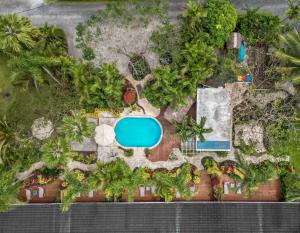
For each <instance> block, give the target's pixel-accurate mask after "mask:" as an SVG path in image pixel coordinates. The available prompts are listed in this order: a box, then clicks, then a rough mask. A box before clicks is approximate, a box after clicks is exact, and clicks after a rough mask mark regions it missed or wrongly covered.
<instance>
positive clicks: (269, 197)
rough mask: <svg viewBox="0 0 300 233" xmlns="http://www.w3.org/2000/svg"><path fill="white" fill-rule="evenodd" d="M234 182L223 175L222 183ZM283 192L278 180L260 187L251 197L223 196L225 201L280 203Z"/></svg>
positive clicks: (234, 194) (238, 195) (235, 194)
mask: <svg viewBox="0 0 300 233" xmlns="http://www.w3.org/2000/svg"><path fill="white" fill-rule="evenodd" d="M226 181H228V182H234V181H233V180H232V179H231V178H230V177H229V176H227V175H223V176H222V179H221V183H222V184H223V183H224V182H226ZM280 199H281V190H280V181H279V180H278V179H275V180H271V181H269V182H267V183H265V184H261V185H259V187H258V189H257V190H256V191H255V193H254V194H253V195H252V196H251V197H247V196H245V195H242V194H237V193H229V194H226V195H224V196H223V199H222V200H223V201H280Z"/></svg>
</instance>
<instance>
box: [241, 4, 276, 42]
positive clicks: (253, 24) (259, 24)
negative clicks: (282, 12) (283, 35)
mask: <svg viewBox="0 0 300 233" xmlns="http://www.w3.org/2000/svg"><path fill="white" fill-rule="evenodd" d="M258 10H259V9H258V8H257V9H252V10H251V9H250V10H247V11H246V13H244V14H241V15H239V16H238V22H237V31H239V32H240V33H241V34H242V35H243V36H244V38H245V40H246V42H248V43H249V44H250V45H257V44H258V43H264V44H266V45H274V44H276V43H277V42H278V39H279V34H280V29H281V22H280V18H279V17H278V16H274V15H272V14H269V13H265V12H258Z"/></svg>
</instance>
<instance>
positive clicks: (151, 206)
mask: <svg viewBox="0 0 300 233" xmlns="http://www.w3.org/2000/svg"><path fill="white" fill-rule="evenodd" d="M0 232H1V233H2V232H3V233H18V232H22V233H27V232H28V233H35V232H37V233H47V232H49V233H50V232H51V233H52V232H53V233H54V232H55V233H57V232H61V233H65V232H66V233H67V232H74V233H81V232H93V233H96V232H97V233H98V232H105V233H109V232H114V233H117V232H122V233H123V232H138V233H141V232H172V233H173V232H187V233H193V232H213V233H220V232H230V233H234V232H238V233H246V232H254V233H256V232H268V233H277V232H278V233H279V232H282V233H294V232H295V233H296V232H300V204H294V203H229V202H227V203H224V202H223V203H216V202H215V203H213V202H210V203H168V204H166V203H148V204H145V203H131V204H128V203H85V204H74V205H73V206H72V208H71V209H70V211H68V212H66V213H61V212H60V210H59V206H58V205H57V204H46V205H25V206H19V207H16V208H14V209H13V210H11V211H10V212H7V213H2V214H0Z"/></svg>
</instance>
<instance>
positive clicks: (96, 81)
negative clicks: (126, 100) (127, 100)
mask: <svg viewBox="0 0 300 233" xmlns="http://www.w3.org/2000/svg"><path fill="white" fill-rule="evenodd" d="M70 73H71V76H72V79H73V84H74V86H75V89H76V90H77V93H78V95H79V98H80V103H81V106H82V107H83V108H84V109H86V110H88V111H93V110H94V109H95V108H114V109H120V108H122V107H123V103H122V94H123V88H124V82H125V80H124V77H123V76H122V75H121V74H120V73H119V71H118V70H117V68H116V65H115V64H102V65H101V67H99V68H98V67H94V66H93V65H92V64H90V63H86V62H80V63H78V64H76V65H74V66H72V67H70Z"/></svg>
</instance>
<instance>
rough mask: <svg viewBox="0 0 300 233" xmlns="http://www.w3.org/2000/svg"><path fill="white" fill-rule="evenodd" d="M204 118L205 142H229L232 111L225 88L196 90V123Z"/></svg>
mask: <svg viewBox="0 0 300 233" xmlns="http://www.w3.org/2000/svg"><path fill="white" fill-rule="evenodd" d="M201 117H206V124H205V127H206V128H212V129H213V131H212V132H211V133H208V134H204V135H203V136H204V137H205V139H206V141H231V130H232V111H231V106H230V94H229V92H228V90H227V89H225V88H222V87H221V88H199V89H198V90H197V122H198V123H199V122H200V120H201Z"/></svg>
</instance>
